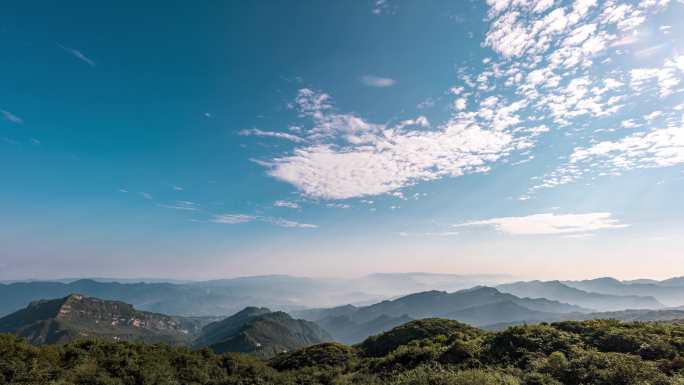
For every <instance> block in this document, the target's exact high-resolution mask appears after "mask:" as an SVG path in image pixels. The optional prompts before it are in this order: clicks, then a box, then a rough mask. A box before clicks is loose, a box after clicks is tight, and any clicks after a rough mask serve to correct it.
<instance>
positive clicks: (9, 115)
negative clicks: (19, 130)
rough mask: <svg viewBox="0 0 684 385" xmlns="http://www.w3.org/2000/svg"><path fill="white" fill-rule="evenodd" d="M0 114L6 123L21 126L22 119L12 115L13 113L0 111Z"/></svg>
mask: <svg viewBox="0 0 684 385" xmlns="http://www.w3.org/2000/svg"><path fill="white" fill-rule="evenodd" d="M0 113H2V117H3V118H5V120H7V121H8V122H12V123H15V124H23V123H24V119H22V118H20V117H18V116H16V115H14V114H13V113H11V112H9V111H6V110H0Z"/></svg>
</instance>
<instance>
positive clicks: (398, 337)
mask: <svg viewBox="0 0 684 385" xmlns="http://www.w3.org/2000/svg"><path fill="white" fill-rule="evenodd" d="M483 333H484V332H482V331H481V330H479V329H476V328H474V327H471V326H468V325H465V324H462V323H460V322H458V321H453V320H448V319H441V318H425V319H422V320H417V321H411V322H408V323H405V324H403V325H401V326H397V327H396V328H394V329H392V330H390V331H388V332H385V333H382V334H379V335H377V336H373V337H369V338H368V339H366V340H365V341H363V342H362V343H361V344H359V348H360V349H361V350H362V351H363V353H364V354H365V355H366V356H369V357H381V356H384V355H386V354H387V353H389V352H391V351H392V350H394V349H396V348H398V347H399V346H401V345H406V344H407V343H409V342H411V341H414V340H421V339H425V338H435V337H438V336H453V335H458V338H460V339H463V340H468V339H471V338H476V337H478V336H480V335H482V334H483Z"/></svg>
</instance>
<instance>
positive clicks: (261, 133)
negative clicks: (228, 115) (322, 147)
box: [238, 128, 304, 142]
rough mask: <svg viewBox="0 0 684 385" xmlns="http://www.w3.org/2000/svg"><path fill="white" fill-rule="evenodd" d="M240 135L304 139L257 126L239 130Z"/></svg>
mask: <svg viewBox="0 0 684 385" xmlns="http://www.w3.org/2000/svg"><path fill="white" fill-rule="evenodd" d="M238 134H239V135H241V136H261V137H270V138H278V139H285V140H289V141H292V142H303V141H304V139H302V138H300V137H298V136H297V135H293V134H290V133H287V132H278V131H262V130H260V129H258V128H252V129H249V130H247V129H245V130H241V131H240V132H239V133H238Z"/></svg>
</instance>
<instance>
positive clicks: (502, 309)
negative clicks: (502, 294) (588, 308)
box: [447, 300, 577, 326]
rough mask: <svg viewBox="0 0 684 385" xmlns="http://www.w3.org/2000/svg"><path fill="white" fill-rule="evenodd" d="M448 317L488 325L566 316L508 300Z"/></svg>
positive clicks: (463, 310)
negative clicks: (532, 308) (529, 307)
mask: <svg viewBox="0 0 684 385" xmlns="http://www.w3.org/2000/svg"><path fill="white" fill-rule="evenodd" d="M566 314H567V313H566ZM572 314H577V313H572ZM447 318H450V319H455V320H459V321H460V322H464V323H467V324H469V325H473V326H488V325H493V324H500V323H509V324H514V323H523V322H525V323H535V322H541V321H546V322H549V321H556V320H559V319H562V318H564V315H563V314H559V313H549V312H543V311H536V310H530V309H528V308H526V307H523V306H521V305H518V304H517V303H515V302H514V301H508V300H507V301H502V302H496V303H489V304H486V305H480V306H473V307H469V308H466V309H461V310H457V311H455V312H452V313H449V314H448V315H447Z"/></svg>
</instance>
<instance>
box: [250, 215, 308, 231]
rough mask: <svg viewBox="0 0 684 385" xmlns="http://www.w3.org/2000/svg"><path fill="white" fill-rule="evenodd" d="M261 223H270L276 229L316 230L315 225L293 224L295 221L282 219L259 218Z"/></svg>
mask: <svg viewBox="0 0 684 385" xmlns="http://www.w3.org/2000/svg"><path fill="white" fill-rule="evenodd" d="M260 219H261V220H262V221H264V222H267V223H270V224H272V225H274V226H278V227H287V228H300V229H315V228H318V226H317V225H312V224H309V223H301V222H295V221H290V220H287V219H283V218H272V217H264V218H260Z"/></svg>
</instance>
